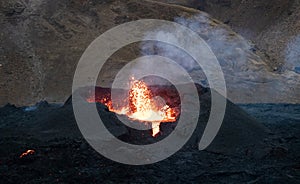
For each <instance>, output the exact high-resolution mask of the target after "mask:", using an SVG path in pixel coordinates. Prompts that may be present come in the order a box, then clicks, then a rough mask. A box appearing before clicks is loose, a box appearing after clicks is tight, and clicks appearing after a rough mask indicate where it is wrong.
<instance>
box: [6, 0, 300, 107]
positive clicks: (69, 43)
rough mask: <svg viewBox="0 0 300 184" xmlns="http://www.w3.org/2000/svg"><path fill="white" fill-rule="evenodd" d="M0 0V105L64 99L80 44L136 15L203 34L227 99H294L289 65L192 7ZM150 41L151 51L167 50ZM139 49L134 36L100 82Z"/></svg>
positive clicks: (295, 78) (295, 84)
mask: <svg viewBox="0 0 300 184" xmlns="http://www.w3.org/2000/svg"><path fill="white" fill-rule="evenodd" d="M0 6H1V12H0V22H1V27H0V31H1V34H0V40H1V47H0V53H1V56H0V64H1V65H0V78H1V81H0V94H1V96H0V105H4V104H6V103H8V102H9V103H13V104H16V105H28V104H33V103H35V102H37V101H40V100H47V101H50V102H63V101H65V99H66V98H67V97H68V96H69V95H70V94H71V86H72V80H73V75H74V71H75V69H76V65H77V62H78V61H79V59H80V56H81V55H82V53H83V52H84V50H85V49H86V48H87V46H88V45H89V44H90V43H91V42H92V41H93V40H94V39H95V38H97V37H98V36H99V35H101V34H102V33H104V32H105V31H106V30H108V29H110V28H113V27H114V26H116V25H119V24H121V23H124V22H128V21H132V20H138V19H143V18H152V19H164V20H171V21H174V20H175V21H177V22H178V23H181V24H183V25H186V26H188V27H190V28H191V29H193V30H194V31H195V32H197V33H198V34H199V35H200V36H201V37H202V38H203V39H204V40H205V41H207V43H208V44H209V45H210V46H211V48H212V50H213V51H214V53H215V54H216V56H217V57H218V59H219V62H220V63H221V66H222V69H223V70H224V74H225V78H226V80H227V81H226V82H227V87H228V92H229V98H230V99H231V100H232V101H234V102H241V103H244V102H246V103H248V102H274V103H277V102H292V103H296V102H298V103H299V102H300V101H299V100H300V98H299V96H300V94H299V93H298V92H297V91H299V90H300V85H299V81H300V77H299V74H297V73H296V72H294V71H292V69H291V70H287V71H282V72H274V71H273V70H272V69H270V68H272V67H274V66H273V65H270V63H271V62H270V59H265V58H264V55H262V54H261V52H260V51H259V50H258V49H257V48H255V47H254V46H253V45H251V44H249V43H248V41H246V40H245V39H244V38H242V37H241V36H239V35H238V34H236V33H234V32H233V31H232V30H231V29H230V28H229V27H228V26H226V25H225V24H223V23H221V22H219V21H217V20H215V19H213V18H211V17H209V16H208V15H207V14H206V13H203V12H201V11H197V10H195V9H191V8H185V7H182V6H178V5H170V4H163V3H157V2H152V1H138V0H129V1H125V0H124V1H123V0H121V1H112V0H103V1H87V0H81V1H76V0H51V1H50V0H43V1H36V0H27V1H19V0H10V1H2V2H1V4H0ZM195 25H197V26H195ZM270 29H271V28H270ZM266 34H267V33H266ZM153 47H157V48H158V49H157V51H156V54H162V55H164V54H165V55H168V53H164V49H161V48H160V46H157V45H153ZM140 49H141V48H140V47H139V44H136V45H131V46H129V47H127V49H126V48H124V49H121V50H120V52H117V53H116V54H115V55H114V56H113V57H112V58H111V59H110V62H109V63H108V64H107V65H106V67H107V69H109V70H106V71H107V72H106V73H105V72H104V73H101V74H100V75H99V78H100V80H101V85H104V86H108V85H109V84H110V83H111V82H112V81H111V77H112V74H113V73H116V72H117V70H118V69H120V67H121V66H122V65H124V63H126V62H129V61H130V59H134V58H135V57H137V56H140V55H141V53H139V51H140ZM260 56H263V57H260ZM187 57H188V56H187ZM262 58H263V59H262ZM178 59H179V60H180V57H178ZM276 66H277V65H276ZM278 66H279V65H278ZM187 69H188V71H189V72H190V74H191V76H193V78H194V79H195V81H196V82H199V83H201V82H202V81H203V79H204V77H201V76H200V77H199V75H198V73H197V72H200V73H201V69H199V67H196V66H194V65H192V68H187Z"/></svg>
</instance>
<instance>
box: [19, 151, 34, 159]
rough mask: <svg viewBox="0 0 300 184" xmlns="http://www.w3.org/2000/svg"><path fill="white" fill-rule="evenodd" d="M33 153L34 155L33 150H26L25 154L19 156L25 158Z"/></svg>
mask: <svg viewBox="0 0 300 184" xmlns="http://www.w3.org/2000/svg"><path fill="white" fill-rule="evenodd" d="M34 153H35V151H34V150H27V151H26V152H24V153H22V154H21V155H20V158H23V157H25V156H27V155H33V154H34Z"/></svg>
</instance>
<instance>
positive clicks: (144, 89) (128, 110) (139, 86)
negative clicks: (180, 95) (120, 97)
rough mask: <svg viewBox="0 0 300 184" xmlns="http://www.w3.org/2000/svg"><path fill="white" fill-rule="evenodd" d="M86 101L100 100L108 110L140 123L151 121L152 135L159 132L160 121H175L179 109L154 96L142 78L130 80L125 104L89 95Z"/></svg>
mask: <svg viewBox="0 0 300 184" xmlns="http://www.w3.org/2000/svg"><path fill="white" fill-rule="evenodd" d="M87 101H88V102H90V103H92V102H95V101H96V102H100V103H102V104H104V105H106V106H107V107H108V109H109V111H111V112H114V113H116V114H120V115H126V116H127V117H128V118H129V119H131V120H135V121H139V122H141V123H145V122H148V123H151V126H152V136H153V137H154V136H156V135H157V134H158V133H159V132H160V127H159V126H160V123H164V122H175V121H176V119H177V117H178V115H179V111H178V109H177V108H171V107H170V106H169V105H167V104H166V103H165V101H164V99H162V98H160V97H158V96H154V94H153V92H152V91H151V89H150V88H149V87H148V86H147V84H146V83H145V82H144V81H143V80H135V79H134V78H132V79H131V81H130V89H129V91H128V101H129V103H127V104H126V105H121V104H114V105H112V101H111V99H110V98H109V97H103V98H101V99H97V98H95V97H89V98H88V99H87Z"/></svg>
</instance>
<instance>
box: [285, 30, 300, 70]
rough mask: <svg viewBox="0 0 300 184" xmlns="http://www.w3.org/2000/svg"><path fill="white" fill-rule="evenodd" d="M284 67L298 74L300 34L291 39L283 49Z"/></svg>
mask: <svg viewBox="0 0 300 184" xmlns="http://www.w3.org/2000/svg"><path fill="white" fill-rule="evenodd" d="M284 66H285V68H286V69H288V70H292V71H294V72H296V73H298V74H300V35H298V36H296V37H294V39H292V40H291V41H290V42H289V43H288V45H287V47H286V50H285V65H284Z"/></svg>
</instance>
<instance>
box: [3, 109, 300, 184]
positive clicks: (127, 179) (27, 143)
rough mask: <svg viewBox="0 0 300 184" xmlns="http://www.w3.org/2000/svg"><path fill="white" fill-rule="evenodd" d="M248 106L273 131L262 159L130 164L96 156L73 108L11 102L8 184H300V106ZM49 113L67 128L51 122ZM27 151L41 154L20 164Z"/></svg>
mask: <svg viewBox="0 0 300 184" xmlns="http://www.w3.org/2000/svg"><path fill="white" fill-rule="evenodd" d="M240 106H241V107H242V108H244V109H246V111H247V112H249V113H250V114H251V115H253V116H255V117H256V118H257V119H258V120H259V121H260V122H262V123H263V124H264V125H265V126H267V127H268V128H269V129H270V130H271V133H270V134H269V136H268V138H267V139H266V140H265V142H266V145H268V146H267V147H265V149H264V151H262V152H261V154H258V155H255V156H253V155H251V153H248V152H243V153H240V154H239V155H234V156H233V155H231V156H230V155H224V154H220V153H212V152H208V151H198V150H196V149H194V148H186V149H183V150H181V151H180V152H178V153H176V154H175V155H173V156H172V157H170V158H168V159H166V160H164V161H162V162H159V163H156V164H152V165H146V166H128V165H123V164H118V163H115V162H113V161H110V160H108V159H106V158H104V157H102V156H101V155H99V154H98V153H97V152H96V151H94V150H93V149H92V148H91V147H90V146H89V145H88V144H87V143H86V141H85V140H84V139H83V138H82V136H81V134H80V132H79V130H78V129H77V127H76V125H75V124H74V122H72V121H73V119H72V117H68V116H65V115H66V114H69V113H70V112H71V109H70V108H65V107H58V106H55V105H48V104H47V103H41V104H39V107H38V108H37V109H36V110H34V111H29V112H25V108H16V107H14V106H11V105H7V106H5V107H3V108H1V109H0V117H1V118H0V145H1V146H0V177H1V181H0V183H6V184H8V183H24V184H26V183H249V184H251V183H299V182H300V141H299V140H300V138H299V135H300V134H299V133H300V114H299V112H300V106H299V105H288V104H279V105H274V104H257V105H240ZM27 110H28V109H27ZM60 115H61V116H62V115H64V116H65V117H59V116H60ZM48 116H49V117H55V118H56V119H57V120H61V119H65V124H64V125H62V124H60V125H56V124H55V123H53V122H50V121H49V122H45V121H44V118H43V117H48ZM55 118H54V120H55ZM42 120H43V121H42ZM51 121H53V118H52V120H51ZM55 126H57V127H56V128H55ZM49 127H51V132H47V130H49V129H50V128H49ZM53 127H54V128H53ZM55 129H56V130H57V132H55V131H53V130H55ZM45 135H47V136H45ZM27 149H34V150H35V151H36V153H35V154H34V155H29V156H27V157H24V158H22V159H20V158H19V156H20V154H21V153H22V152H24V151H26V150H27Z"/></svg>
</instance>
